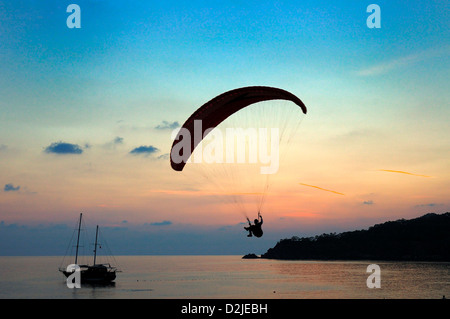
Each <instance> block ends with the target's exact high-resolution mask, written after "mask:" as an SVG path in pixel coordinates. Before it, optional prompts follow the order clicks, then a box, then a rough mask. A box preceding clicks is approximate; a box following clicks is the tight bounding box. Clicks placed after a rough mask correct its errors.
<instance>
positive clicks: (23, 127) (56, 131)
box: [0, 0, 450, 254]
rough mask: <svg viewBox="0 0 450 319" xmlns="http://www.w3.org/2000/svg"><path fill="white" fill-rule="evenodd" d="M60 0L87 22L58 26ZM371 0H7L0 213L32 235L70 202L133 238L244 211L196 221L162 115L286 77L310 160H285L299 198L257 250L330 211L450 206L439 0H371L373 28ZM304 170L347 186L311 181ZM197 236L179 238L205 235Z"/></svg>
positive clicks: (183, 114) (1, 45) (325, 221)
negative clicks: (377, 12) (179, 192)
mask: <svg viewBox="0 0 450 319" xmlns="http://www.w3.org/2000/svg"><path fill="white" fill-rule="evenodd" d="M71 3H76V4H78V5H79V6H80V8H81V28H80V29H69V28H67V26H66V19H67V17H68V16H69V13H67V12H66V8H67V6H68V5H69V4H71ZM371 3H372V2H369V1H368V2H364V1H340V2H338V3H335V2H332V1H145V2H133V3H132V4H131V3H130V2H127V1H102V0H92V1H31V0H30V1H0V24H1V31H0V96H1V99H0V109H1V117H0V176H1V178H0V183H1V184H0V186H1V189H6V188H7V189H8V191H3V192H0V221H3V224H2V225H1V227H4V229H6V228H7V227H9V226H11V225H16V226H17V227H18V228H17V229H21V230H22V231H24V232H23V233H21V236H25V234H32V233H33V231H32V230H33V229H34V227H38V226H37V225H41V226H42V225H44V226H42V227H44V228H45V227H49V228H52V227H54V225H69V224H70V223H71V222H72V221H73V220H75V219H76V216H77V214H78V213H79V212H80V210H85V211H86V212H90V213H91V214H92V215H93V216H94V218H93V219H94V220H95V221H98V222H100V223H102V224H106V225H108V226H110V227H115V226H117V225H119V226H120V227H122V228H124V229H127V230H128V231H129V232H130V234H131V233H133V232H134V231H137V230H139V231H140V232H142V234H143V235H142V236H143V238H145V235H146V234H148V236H149V238H150V237H152V236H156V235H155V234H156V233H155V232H154V229H156V228H158V229H163V230H164V233H163V235H162V236H163V237H164V236H167V237H168V238H172V237H173V238H179V237H177V234H180V229H184V228H186V229H189V230H190V231H191V233H192V234H193V235H192V236H193V237H192V238H196V235H194V234H201V235H199V236H203V237H202V238H208V236H210V233H209V231H210V230H209V229H208V227H209V226H211V225H212V226H211V227H215V228H214V229H222V230H224V229H234V227H241V226H240V225H239V223H240V222H241V221H240V220H239V218H237V219H234V218H232V217H226V218H225V217H221V216H217V217H214V218H208V221H207V222H205V221H204V220H205V218H204V216H205V214H206V213H205V211H206V209H207V208H206V207H203V204H202V205H200V206H201V207H199V211H200V213H197V212H196V211H195V209H194V208H193V207H195V205H196V203H199V201H200V199H196V198H195V197H194V198H188V199H187V200H188V202H189V205H186V198H176V197H173V195H172V197H170V196H169V195H168V194H166V193H167V192H166V190H174V189H175V190H176V189H177V187H178V186H174V185H176V184H177V183H178V176H174V175H173V172H171V171H170V167H169V166H168V163H166V162H164V158H165V157H164V154H166V153H167V152H168V151H169V148H170V145H171V141H170V138H169V137H170V131H171V130H170V128H171V127H173V126H176V124H177V123H179V124H181V123H183V122H184V120H185V119H186V118H187V117H188V116H189V115H190V114H191V113H192V112H193V111H194V110H195V109H196V108H197V107H199V106H200V105H201V104H203V103H204V102H206V101H207V100H209V99H211V98H212V97H214V96H216V95H218V94H220V93H222V92H224V91H227V90H230V89H233V88H237V87H242V86H247V85H268V86H275V87H280V88H284V89H286V90H289V91H291V92H294V93H295V94H297V95H298V96H299V97H300V98H301V99H302V100H303V102H305V104H306V105H307V107H308V115H307V117H306V118H305V120H304V121H303V122H302V127H301V134H302V140H301V149H302V152H301V159H300V163H301V164H302V166H303V167H309V168H310V169H308V170H307V171H305V170H301V169H296V170H295V172H292V173H291V175H292V176H293V177H295V178H296V182H295V185H296V186H295V187H293V186H288V185H286V187H287V188H288V189H290V190H292V194H291V196H292V198H291V199H290V200H289V202H290V203H292V207H284V208H283V209H284V210H283V211H282V212H280V213H279V214H280V215H274V216H272V217H269V221H271V222H272V225H275V226H274V230H273V236H271V237H268V239H267V241H263V242H261V243H260V244H259V245H260V246H259V249H262V250H264V249H265V248H268V247H267V246H271V244H270V243H271V242H272V241H276V239H275V238H278V237H279V238H282V237H290V236H292V235H300V236H301V235H302V233H304V234H312V233H314V232H322V231H328V230H329V231H333V229H332V227H333V225H334V226H336V227H337V228H338V229H344V230H345V229H353V228H360V227H365V226H368V225H370V224H371V223H373V222H381V221H385V220H388V219H396V218H403V217H405V218H407V217H415V216H417V215H420V214H422V213H426V212H428V210H430V209H433V210H436V212H445V211H448V210H449V209H450V202H449V201H448V198H449V196H448V195H449V193H448V189H450V171H449V169H448V156H449V155H450V153H449V148H448V145H450V140H449V138H450V137H449V136H450V134H449V133H450V132H449V129H448V119H449V117H450V111H449V110H450V108H449V93H448V92H449V90H448V84H449V81H448V74H449V72H448V71H449V53H450V41H449V39H450V34H449V24H448V21H449V12H450V10H449V3H448V1H435V2H429V1H413V2H402V1H376V2H375V3H376V4H378V5H379V6H380V8H381V28H380V29H369V28H368V27H367V25H366V19H367V17H368V16H369V13H367V12H366V8H367V6H368V5H369V4H371ZM330 159H333V161H332V162H331V161H330ZM382 169H385V170H397V171H407V172H412V173H415V174H417V175H426V176H432V178H429V179H420V177H417V176H416V177H417V178H416V179H412V180H411V179H409V180H407V179H405V178H414V177H413V175H410V176H403V175H395V174H393V173H392V174H391V175H389V173H386V172H385V171H384V172H381V171H379V170H382ZM401 178H403V179H401ZM300 182H302V183H304V184H311V185H319V186H321V187H322V188H325V189H333V190H337V191H339V192H341V193H344V194H346V195H347V196H346V197H345V198H344V199H337V198H336V197H327V198H323V197H322V196H325V194H323V195H319V196H316V195H315V194H316V193H314V190H312V189H311V190H309V189H305V188H301V187H300V186H298V183H300ZM293 183H294V182H293ZM7 185H9V186H7ZM296 187H298V188H296ZM161 190H164V192H166V193H164V192H161ZM309 191H311V193H309ZM158 194H160V195H158ZM299 194H300V195H299ZM348 194H351V195H348ZM327 196H330V195H328V194H327ZM305 201H307V202H305ZM363 203H372V204H371V205H367V204H363ZM186 206H189V209H190V210H189V211H188V212H184V211H183V212H181V210H183V209H187V208H186ZM295 207H307V209H306V208H305V209H304V210H303V211H298V210H297V208H295ZM280 210H281V209H280ZM306 210H308V211H306ZM361 210H363V211H364V212H363V213H362V214H361ZM308 214H309V215H308ZM311 214H314V215H315V216H320V218H319V220H318V221H317V220H316V221H313V220H309V219H308V218H307V217H306V216H310V215H311ZM337 220H339V222H337V224H336V221H337ZM123 221H127V223H126V225H124V224H123ZM164 222H166V223H164ZM167 222H169V223H167ZM205 223H206V225H207V226H205ZM150 224H154V227H149V228H148V229H147V228H146V229H143V228H140V227H141V226H142V225H150ZM158 225H159V226H158ZM208 225H209V226H208ZM236 225H239V226H236ZM20 227H23V228H20ZM191 227H192V228H191ZM224 227H225V228H224ZM227 227H228V228H227ZM8 229H9V231H8V234H9V235H7V236H9V238H16V237H17V236H18V235H17V234H18V233H14V232H11V231H12V230H13V229H15V228H14V227H12V226H11V228H8ZM27 229H28V230H29V231H28V232H25V230H27ZM206 229H208V230H206ZM223 232H224V231H222V233H223ZM298 232H300V233H298ZM222 233H220V234H222ZM3 234H6V232H3ZM14 234H16V235H14ZM158 234H159V233H158ZM3 236H5V235H3ZM30 236H32V235H30ZM55 236H56V235H55ZM158 236H159V235H158ZM211 236H212V235H211ZM235 236H236V233H235V232H234V231H231V232H230V235H229V236H227V235H226V231H225V235H224V236H223V237H220V236H218V237H217V243H219V242H223V241H224V240H225V242H226V238H229V240H230V243H231V242H232V241H234V240H235ZM125 237H126V236H125ZM188 237H189V236H188ZM213 237H214V236H213ZM129 238H130V241H132V239H131V238H132V236H131V235H130V237H129ZM214 238H216V237H214ZM139 242H141V240H139ZM199 242H201V240H200V241H194V240H193V242H192V244H191V245H189V242H186V246H187V247H186V248H184V249H180V251H185V252H189V251H195V252H196V253H197V252H201V251H208V252H209V251H210V250H209V248H206V247H202V246H201V245H200V244H199ZM247 244H248V243H247ZM167 245H168V246H167V247H169V246H170V247H171V245H172V244H170V245H169V244H167ZM199 245H200V246H199ZM251 245H253V243H252V244H251ZM229 246H236V245H231V244H230V245H229ZM41 247H42V245H41ZM188 247H191V248H188ZM252 247H253V246H252ZM202 249H203V250H202ZM242 250H244V251H243V252H244V253H247V252H250V251H247V249H246V247H245V246H244V247H242ZM140 251H141V250H140ZM142 251H145V249H144V248H143V249H142ZM223 251H227V252H228V250H227V249H223ZM262 252H264V251H262ZM238 253H240V250H239V251H238ZM0 254H2V253H1V251H0Z"/></svg>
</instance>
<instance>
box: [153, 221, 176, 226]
mask: <svg viewBox="0 0 450 319" xmlns="http://www.w3.org/2000/svg"><path fill="white" fill-rule="evenodd" d="M150 225H151V226H170V225H172V222H171V221H169V220H164V221H162V222H154V223H150Z"/></svg>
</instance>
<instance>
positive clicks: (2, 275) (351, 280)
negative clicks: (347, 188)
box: [0, 256, 450, 299]
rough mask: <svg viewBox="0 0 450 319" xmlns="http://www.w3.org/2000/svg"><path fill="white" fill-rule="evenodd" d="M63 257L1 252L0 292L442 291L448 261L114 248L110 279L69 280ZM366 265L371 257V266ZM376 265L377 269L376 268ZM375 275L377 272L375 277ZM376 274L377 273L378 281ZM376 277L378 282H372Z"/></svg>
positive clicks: (58, 295) (2, 295) (250, 295)
mask: <svg viewBox="0 0 450 319" xmlns="http://www.w3.org/2000/svg"><path fill="white" fill-rule="evenodd" d="M61 260H62V257H58V256H45V257H35V256H33V257H16V256H14V257H8V256H0V299H49V298H50V299H443V298H444V296H446V298H449V297H450V263H446V262H386V261H378V262H377V261H286V260H270V259H261V258H258V259H242V256H115V260H114V261H115V262H116V263H117V266H118V268H119V269H120V272H118V273H117V278H116V280H115V282H114V284H112V285H106V286H92V285H87V284H82V286H81V288H69V287H68V285H67V283H66V278H65V277H64V276H63V274H62V273H60V272H59V271H58V267H60V266H61ZM370 265H376V268H374V267H373V266H371V267H369V266H370ZM374 269H378V271H375V270H374ZM374 276H376V277H374ZM377 280H378V281H377ZM375 283H377V284H378V287H377V285H374V284H375Z"/></svg>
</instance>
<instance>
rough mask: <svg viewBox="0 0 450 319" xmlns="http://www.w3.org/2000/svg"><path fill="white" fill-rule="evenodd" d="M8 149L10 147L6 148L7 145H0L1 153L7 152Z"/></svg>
mask: <svg viewBox="0 0 450 319" xmlns="http://www.w3.org/2000/svg"><path fill="white" fill-rule="evenodd" d="M7 148H8V146H6V145H5V144H0V152H3V151H6V149H7Z"/></svg>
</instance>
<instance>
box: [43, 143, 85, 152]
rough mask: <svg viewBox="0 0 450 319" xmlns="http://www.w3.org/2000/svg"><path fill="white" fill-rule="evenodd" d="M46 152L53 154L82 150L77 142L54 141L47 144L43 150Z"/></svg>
mask: <svg viewBox="0 0 450 319" xmlns="http://www.w3.org/2000/svg"><path fill="white" fill-rule="evenodd" d="M44 151H45V152H46V153H53V154H81V153H83V150H82V149H81V147H80V146H79V145H77V144H70V143H64V142H56V143H52V144H50V145H49V146H47V147H46V148H45V150H44Z"/></svg>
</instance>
